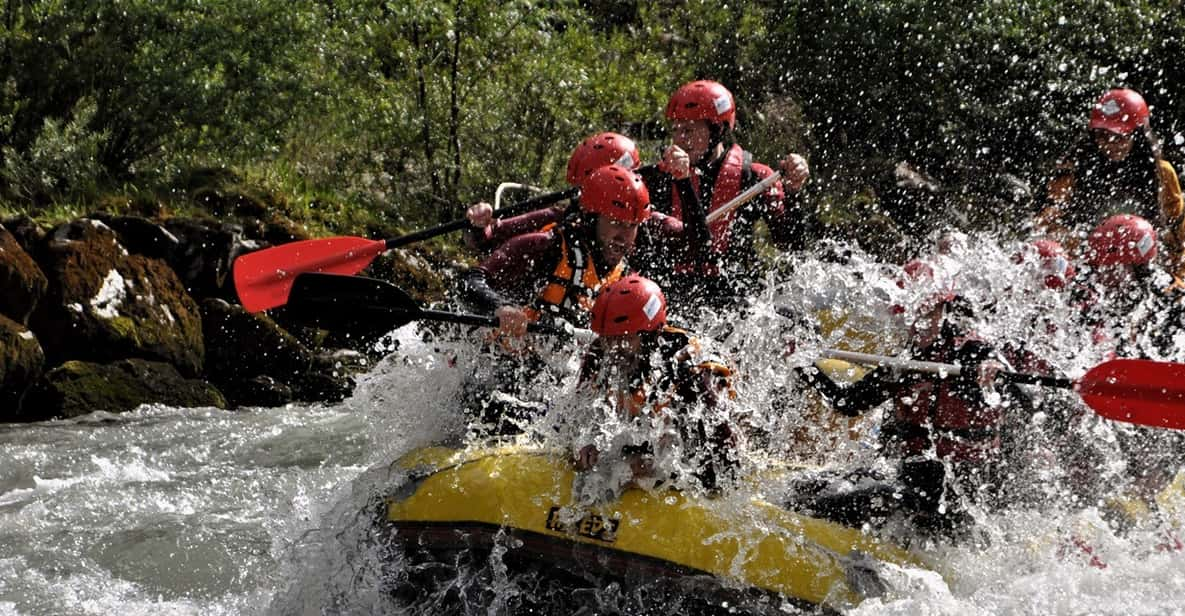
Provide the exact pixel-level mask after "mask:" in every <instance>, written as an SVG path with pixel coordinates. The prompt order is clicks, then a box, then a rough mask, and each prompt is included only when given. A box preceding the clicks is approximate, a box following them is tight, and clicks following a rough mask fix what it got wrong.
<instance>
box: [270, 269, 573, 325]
mask: <svg viewBox="0 0 1185 616" xmlns="http://www.w3.org/2000/svg"><path fill="white" fill-rule="evenodd" d="M288 315H289V316H290V317H292V318H295V319H297V320H299V321H302V322H305V323H309V324H313V325H317V326H318V327H321V328H324V329H336V330H344V331H357V332H360V333H375V332H377V333H380V334H381V333H386V332H389V331H391V330H393V329H396V328H399V327H402V326H404V325H407V324H408V323H411V322H412V321H441V322H444V323H457V324H460V325H474V326H477V327H497V326H498V319H497V318H495V317H492V316H489V315H483V314H467V313H463V312H446V311H443V310H425V309H423V308H421V307H420V304H419V302H417V301H416V300H415V299H414V298H413V297H412V296H410V295H408V294H407V292H405V291H404V290H403V289H400V288H399V287H397V286H395V285H393V284H391V283H389V282H387V281H385V280H378V279H375V278H367V277H365V276H347V275H344V274H327V273H323V272H309V273H304V274H301V275H299V276H297V277H296V280H295V281H294V282H293V283H292V292H291V294H290V295H289V299H288ZM527 330H528V331H531V332H534V333H539V334H550V335H566V334H567V333H568V332H566V331H565V330H563V329H562V328H559V327H556V326H553V325H547V324H543V323H531V324H530V325H528V326H527Z"/></svg>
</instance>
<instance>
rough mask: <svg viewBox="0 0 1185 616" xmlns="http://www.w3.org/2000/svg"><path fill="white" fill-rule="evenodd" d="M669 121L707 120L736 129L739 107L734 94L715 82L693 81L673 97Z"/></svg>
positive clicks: (668, 104) (677, 91)
mask: <svg viewBox="0 0 1185 616" xmlns="http://www.w3.org/2000/svg"><path fill="white" fill-rule="evenodd" d="M666 115H667V119H668V120H707V121H708V122H712V123H714V124H727V125H728V127H729V128H736V120H737V106H736V103H735V102H734V101H733V98H732V92H729V91H728V88H725V87H724V86H722V85H720V84H718V83H716V82H715V81H693V82H691V83H689V84H685V85H684V86H682V87H680V88H679V89H678V90H675V93H674V94H672V95H671V100H670V101H668V102H667V113H666Z"/></svg>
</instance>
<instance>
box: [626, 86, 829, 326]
mask: <svg viewBox="0 0 1185 616" xmlns="http://www.w3.org/2000/svg"><path fill="white" fill-rule="evenodd" d="M665 115H666V119H667V120H668V121H669V122H670V128H671V140H672V145H671V146H669V147H668V148H667V149H666V150H665V151H664V152H663V164H662V165H660V166H659V167H657V168H653V169H647V170H643V172H642V174H643V178H644V179H645V181H646V185H647V186H648V187H649V188H650V189H651V197H652V199H653V200H654V207H655V209H656V210H657V211H660V212H663V213H666V214H670V215H671V216H674V217H676V218H679V219H681V220H684V221H687V220H688V219H689V217H691V216H698V215H702V214H709V215H710V214H711V213H712V212H713V211H715V210H717V209H719V208H720V207H721V206H722V205H724V204H725V203H727V202H728V201H730V200H731V199H732V198H733V197H736V196H737V195H738V194H740V193H741V192H743V191H744V190H745V189H747V188H749V187H750V186H753V185H754V184H756V183H758V182H760V181H761V180H763V179H765V178H768V177H769V176H771V175H773V173H774V172H773V169H771V168H770V167H768V166H766V165H764V164H761V163H760V162H756V161H754V160H753V156H752V155H751V154H750V153H748V152H746V151H745V150H744V148H742V147H741V146H740V145H738V144H737V143H736V141H735V138H734V136H733V130H734V129H735V128H736V102H735V100H734V99H733V96H732V93H731V92H729V90H728V89H727V88H725V87H724V86H723V85H721V84H720V83H717V82H715V81H693V82H691V83H687V84H685V85H683V86H681V87H680V88H679V89H677V90H676V91H675V92H674V94H672V95H671V98H670V100H669V101H668V103H667V107H666V112H665ZM779 167H780V169H781V172H782V180H781V181H779V182H777V183H775V184H773V185H772V186H771V187H770V188H769V190H768V191H766V192H765V193H764V194H762V195H760V196H758V197H757V198H756V199H754V200H753V201H750V202H749V203H748V204H747V205H745V206H743V207H741V208H740V209H738V210H737V211H734V212H732V213H730V214H728V215H725V216H723V217H722V218H720V219H719V220H717V221H715V222H713V223H712V224H711V225H710V233H711V246H710V248H711V250H710V253H709V254H708V255H707V257H708V258H702V259H699V260H691V259H686V260H683V261H681V262H678V263H676V264H675V271H674V273H673V275H672V276H671V277H670V278H669V280H664V281H662V282H664V286H665V285H672V286H671V287H670V288H669V290H670V291H671V292H672V293H673V294H674V295H675V296H677V297H679V298H680V299H683V298H686V299H690V300H693V301H696V302H707V303H716V304H719V303H722V302H723V303H728V301H731V299H732V298H734V297H735V296H736V295H738V292H737V291H736V290H734V289H732V288H731V284H730V277H734V278H736V277H739V278H747V277H751V276H752V273H753V272H755V271H756V266H757V253H756V252H755V250H754V246H753V240H754V235H753V225H754V224H755V223H756V222H757V221H758V220H762V219H764V220H765V221H766V223H767V225H768V227H769V232H770V237H771V239H772V240H773V241H774V243H775V244H776V245H777V246H778V247H779V248H781V249H783V250H786V249H796V248H801V247H803V246H804V244H805V239H806V237H807V234H808V231H809V227H810V223H809V222H808V220H809V218H810V217H809V216H807V215H806V213H805V212H804V208H803V207H802V206H801V204H799V203H798V201H797V198H796V197H792V198H789V199H788V198H787V197H786V195H785V190H789V192H790V194H791V195H797V194H798V193H799V192H800V190H801V189H802V187H803V185H804V184H805V183H806V181H807V179H808V178H809V177H810V171H809V167H808V165H807V162H806V159H804V158H803V157H802V156H800V155H798V154H790V155H788V156H787V157H786V158H785V159H783V160H782V161H780V163H779ZM681 179H690V181H691V184H692V188H693V189H694V192H693V193H692V194H693V195H694V199H692V203H688V202H687V201H688V200H687V199H686V198H685V194H684V193H683V192H682V191H679V190H677V188H676V186H675V182H677V181H678V180H681ZM701 204H702V205H701ZM701 207H702V214H701V212H699V211H695V210H696V209H698V208H701ZM731 282H740V281H739V280H735V281H731Z"/></svg>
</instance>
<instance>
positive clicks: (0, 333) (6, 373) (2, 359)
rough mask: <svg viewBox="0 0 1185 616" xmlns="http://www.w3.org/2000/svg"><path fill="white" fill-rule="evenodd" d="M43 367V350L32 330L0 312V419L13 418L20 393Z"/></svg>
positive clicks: (10, 419) (23, 391)
mask: <svg viewBox="0 0 1185 616" xmlns="http://www.w3.org/2000/svg"><path fill="white" fill-rule="evenodd" d="M44 368H45V354H44V353H43V352H42V351H41V344H40V343H39V342H37V337H36V336H34V335H33V332H31V331H29V330H28V329H25V327H24V326H23V325H21V324H20V323H17V322H16V321H13V320H12V319H9V318H7V317H5V316H3V315H0V422H4V421H15V420H16V419H17V411H18V409H19V408H20V402H21V398H22V396H23V395H24V393H25V391H26V390H27V389H28V388H29V386H30V385H31V384H32V383H33V382H34V381H35V380H37V378H38V377H40V376H41V372H42V370H44Z"/></svg>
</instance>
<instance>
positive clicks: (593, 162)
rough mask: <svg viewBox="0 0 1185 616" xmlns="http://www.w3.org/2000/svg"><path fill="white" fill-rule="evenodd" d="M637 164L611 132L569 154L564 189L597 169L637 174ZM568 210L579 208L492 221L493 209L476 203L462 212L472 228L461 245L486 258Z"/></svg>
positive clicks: (631, 146)
mask: <svg viewBox="0 0 1185 616" xmlns="http://www.w3.org/2000/svg"><path fill="white" fill-rule="evenodd" d="M641 164H642V158H641V156H640V155H639V154H638V146H637V145H636V144H635V143H634V140H633V139H630V138H629V137H626V136H625V135H621V134H618V133H614V132H603V133H597V134H595V135H590V136H588V137H587V138H585V139H584V141H581V142H580V145H578V146H576V149H574V150H572V155H571V156H570V157H569V158H568V170H567V174H566V176H565V179H566V180H567V182H568V186H572V187H578V186H580V185H581V184H582V183H583V182H584V181H585V180H587V179H588V176H590V175H592V172H593V171H596V170H597V169H600V168H601V167H605V166H608V165H619V166H621V167H625V168H627V169H633V170H637V168H638V167H639V166H640V165H641ZM570 207H574V208H576V209H578V208H579V204H578V203H576V202H560V203H559V204H557V205H555V206H553V207H549V208H545V209H540V210H536V211H534V212H528V213H526V214H521V215H519V216H514V217H511V218H506V219H500V218H494V208H493V206H491V205H490V204H489V203H487V202H485V201H480V202H478V203H475V204H473V205H471V206H469V208H468V209H466V210H465V217H466V218H468V219H469V224H471V225H473V229H471V230H469V231H466V233H465V243H466V244H467V245H468V246H469V247H470V248H472V249H474V250H476V251H478V252H481V253H483V254H488V253H489V252H491V251H492V250H494V249H495V248H497V247H498V246H499V245H501V244H502V243H503V242H505V241H506V240H509V239H510V238H512V237H515V236H518V235H522V234H524V233H533V232H535V231H539V230H540V229H542V228H543V227H545V226H547V225H550V224H555V223H556V222H559V220H560V219H561V218H563V216H564V212H565V210H567V209H569V208H570Z"/></svg>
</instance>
